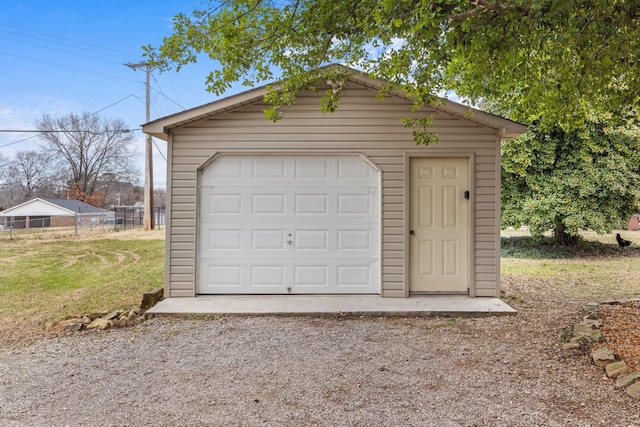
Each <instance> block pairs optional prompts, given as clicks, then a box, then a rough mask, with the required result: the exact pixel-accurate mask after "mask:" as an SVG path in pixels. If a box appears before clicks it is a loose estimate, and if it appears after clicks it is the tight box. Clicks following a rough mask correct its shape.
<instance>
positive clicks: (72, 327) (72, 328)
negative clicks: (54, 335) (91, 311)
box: [64, 322, 84, 332]
mask: <svg viewBox="0 0 640 427" xmlns="http://www.w3.org/2000/svg"><path fill="white" fill-rule="evenodd" d="M83 327H84V325H83V324H82V323H80V322H73V323H69V324H67V325H65V326H64V330H65V331H68V332H78V331H81V330H82V328H83Z"/></svg>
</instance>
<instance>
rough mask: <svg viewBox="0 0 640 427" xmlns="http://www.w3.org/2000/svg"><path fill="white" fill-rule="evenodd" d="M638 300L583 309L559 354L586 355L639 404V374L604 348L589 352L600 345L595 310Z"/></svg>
mask: <svg viewBox="0 0 640 427" xmlns="http://www.w3.org/2000/svg"><path fill="white" fill-rule="evenodd" d="M638 302H640V299H633V300H625V301H605V302H603V303H596V302H590V303H587V304H586V305H585V306H584V307H583V308H582V310H583V317H582V321H581V322H580V323H576V324H575V325H573V329H572V332H573V336H572V337H571V339H570V340H569V342H566V343H565V344H563V345H562V349H563V350H574V349H584V350H586V352H588V353H589V357H590V359H591V361H592V362H593V363H594V364H595V365H596V366H599V367H601V368H603V370H604V372H605V374H606V375H607V377H609V378H611V380H613V381H615V386H616V387H617V388H619V389H623V390H624V391H625V392H626V393H627V394H628V395H629V396H631V397H632V398H634V399H638V400H640V371H631V370H630V369H629V367H628V366H627V363H626V362H625V361H623V360H621V359H620V356H619V355H616V354H614V353H613V352H612V351H611V350H610V349H609V348H608V347H600V348H597V349H595V350H589V349H590V348H591V347H592V346H593V344H595V343H598V342H604V341H605V339H604V337H603V336H602V332H601V331H600V326H601V322H600V320H599V308H600V306H601V305H616V304H620V305H626V304H629V303H638Z"/></svg>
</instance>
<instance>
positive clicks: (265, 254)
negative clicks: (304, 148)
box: [197, 155, 380, 294]
mask: <svg viewBox="0 0 640 427" xmlns="http://www.w3.org/2000/svg"><path fill="white" fill-rule="evenodd" d="M378 181H379V180H378V172H377V171H376V170H375V169H374V168H373V167H372V166H371V165H370V164H369V163H368V162H367V161H366V160H364V159H363V158H361V157H360V156H268V155H264V156H243V155H222V156H220V157H218V158H216V159H214V160H213V162H212V163H211V164H210V165H209V166H207V167H206V168H205V169H204V171H203V172H202V174H201V177H200V186H199V203H200V204H199V218H198V221H199V222H198V265H197V272H198V273H197V291H198V293H199V294H289V293H291V294H376V293H379V292H380V291H379V287H380V285H379V249H378V246H379V243H378V241H379V224H378V223H379V214H378V211H379V207H378V204H379V201H378V197H379V196H378V186H379V184H378Z"/></svg>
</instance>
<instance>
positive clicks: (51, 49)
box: [0, 36, 121, 64]
mask: <svg viewBox="0 0 640 427" xmlns="http://www.w3.org/2000/svg"><path fill="white" fill-rule="evenodd" d="M0 38H2V39H4V40H11V41H15V42H18V43H22V44H28V45H30V46H36V47H41V48H44V49H47V50H49V51H57V52H63V53H70V54H71V55H77V56H82V57H84V58H91V59H96V60H98V61H104V62H111V63H114V64H120V62H121V60H118V61H116V60H115V59H105V58H100V57H97V56H93V55H87V54H84V53H78V52H73V51H70V50H65V49H60V48H58V47H52V46H44V45H41V44H37V43H30V42H26V41H22V40H17V39H12V38H9V37H2V36H0Z"/></svg>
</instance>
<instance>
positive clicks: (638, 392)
mask: <svg viewBox="0 0 640 427" xmlns="http://www.w3.org/2000/svg"><path fill="white" fill-rule="evenodd" d="M625 391H626V392H627V394H628V395H629V396H631V397H633V398H635V399H640V382H637V383H634V384H631V385H630V386H629V387H627V388H626V390H625Z"/></svg>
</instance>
